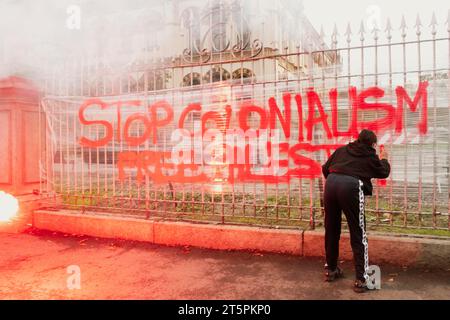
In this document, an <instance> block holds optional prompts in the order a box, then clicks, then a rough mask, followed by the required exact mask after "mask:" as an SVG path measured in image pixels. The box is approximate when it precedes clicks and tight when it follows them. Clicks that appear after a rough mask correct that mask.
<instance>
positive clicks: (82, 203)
mask: <svg viewBox="0 0 450 320" xmlns="http://www.w3.org/2000/svg"><path fill="white" fill-rule="evenodd" d="M207 9H208V10H206V11H205V10H196V9H195V8H191V7H189V8H186V9H185V10H184V11H182V14H181V15H180V16H181V21H182V23H181V25H182V27H183V30H185V35H184V37H183V38H182V39H181V38H180V39H181V40H180V41H183V43H184V44H185V46H186V49H184V50H182V51H181V52H172V53H171V54H170V55H165V56H161V54H160V51H158V49H155V47H152V46H148V43H147V42H146V43H145V45H143V47H144V49H143V51H139V54H136V52H135V51H133V58H130V63H128V64H126V65H125V66H124V67H122V68H120V69H118V68H115V66H116V65H115V64H116V63H117V59H119V58H120V57H119V58H118V56H117V55H116V54H114V55H113V56H108V54H107V53H99V52H95V54H84V55H74V56H73V57H67V59H66V61H65V63H64V64H63V65H53V66H51V67H50V65H49V66H47V68H46V69H47V73H46V74H47V77H46V78H45V79H43V81H44V83H45V96H44V97H43V99H42V104H41V107H42V111H43V113H44V114H45V119H44V118H43V119H42V121H41V124H42V125H44V124H45V125H47V127H48V133H49V134H48V138H47V140H46V141H42V142H41V143H43V144H44V143H45V144H47V150H49V152H48V153H47V155H46V157H45V159H42V160H41V176H42V178H43V179H42V180H43V182H42V184H41V192H45V191H54V192H56V193H57V194H59V195H61V196H62V198H63V204H64V206H66V207H70V208H77V209H81V210H83V211H101V212H110V213H111V212H113V213H117V214H121V215H132V216H142V217H147V218H149V217H165V218H173V219H180V218H181V219H186V220H202V221H205V220H206V221H217V222H221V223H238V224H258V225H283V226H295V227H296V226H304V225H308V226H310V227H312V228H314V227H315V226H316V225H317V224H318V223H319V224H320V223H322V218H323V213H322V204H321V197H322V190H323V183H324V180H323V178H322V174H321V171H320V165H321V164H322V163H323V162H324V161H325V160H326V158H327V156H329V155H330V154H331V153H332V152H333V151H334V149H336V148H337V147H338V146H340V145H343V144H346V143H348V142H349V141H351V140H352V139H354V138H355V135H356V134H357V132H358V131H359V130H360V129H362V128H370V129H373V130H375V131H376V132H377V134H378V137H379V145H380V146H379V147H381V148H384V150H385V151H387V152H388V154H389V160H390V162H391V165H392V174H391V175H390V177H389V178H388V179H387V180H381V181H377V182H376V183H375V184H376V185H375V190H374V196H373V197H372V198H370V199H367V201H368V204H367V210H366V212H367V215H368V216H367V223H368V225H369V226H370V225H372V226H382V227H383V226H386V227H392V226H399V227H414V228H435V229H449V227H450V216H449V210H450V198H449V184H450V183H449V182H450V175H449V163H450V161H449V159H450V143H449V141H450V131H449V127H450V114H449V106H450V105H449V95H450V93H449V81H450V80H449V70H450V65H449V64H450V28H449V27H448V24H447V26H446V27H444V26H441V25H438V23H437V22H436V19H435V17H434V16H433V18H432V21H431V24H430V26H429V27H428V28H424V27H422V24H421V22H420V20H418V21H417V22H416V25H415V26H414V27H413V28H410V29H408V28H407V25H406V23H405V21H404V20H402V22H401V24H400V29H399V31H394V30H393V27H392V25H391V22H390V21H389V20H388V21H387V24H386V28H385V30H383V31H382V30H379V29H378V28H377V27H376V26H375V27H374V28H373V30H370V31H367V32H366V31H365V28H364V25H363V24H361V28H360V30H359V32H355V35H353V34H352V30H351V28H350V25H349V27H348V28H347V30H346V31H345V33H343V34H342V35H341V34H339V32H338V30H337V28H335V29H334V31H333V33H332V34H331V36H330V37H329V38H330V40H331V41H330V43H329V44H327V42H328V41H327V40H326V38H328V37H326V36H325V35H324V33H323V32H320V33H318V32H316V31H315V30H314V28H313V27H312V26H311V24H310V23H309V22H308V21H307V19H306V18H304V17H303V18H302V20H299V21H300V22H299V25H300V27H299V26H295V27H294V29H295V30H298V29H300V28H301V30H302V32H300V33H299V34H295V32H294V34H292V33H286V32H285V31H286V30H285V29H283V28H284V27H283V25H284V24H282V23H281V22H282V21H286V20H285V19H284V16H283V14H282V13H280V14H277V15H275V16H274V17H273V19H274V25H275V26H276V27H273V28H270V26H267V21H266V22H264V21H263V22H262V24H261V25H260V26H258V25H255V24H250V23H248V17H247V16H246V15H245V11H244V9H245V8H244V6H243V5H240V2H233V3H232V4H231V2H227V1H219V2H216V1H212V2H210V5H209V7H208V8H207ZM285 27H286V28H292V26H289V23H287V22H286V26H285ZM273 29H275V30H273ZM444 29H445V30H444ZM355 38H356V39H355ZM172 41H173V42H176V41H178V40H176V39H175V40H172ZM125 56H127V55H126V54H125ZM129 57H131V56H129Z"/></svg>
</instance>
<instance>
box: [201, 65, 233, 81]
mask: <svg viewBox="0 0 450 320" xmlns="http://www.w3.org/2000/svg"><path fill="white" fill-rule="evenodd" d="M230 77H231V75H230V73H229V72H228V71H227V70H225V69H224V68H221V67H213V68H212V69H211V70H209V71H208V72H207V73H206V74H205V75H204V76H203V81H204V82H206V83H210V82H219V81H226V80H229V79H230Z"/></svg>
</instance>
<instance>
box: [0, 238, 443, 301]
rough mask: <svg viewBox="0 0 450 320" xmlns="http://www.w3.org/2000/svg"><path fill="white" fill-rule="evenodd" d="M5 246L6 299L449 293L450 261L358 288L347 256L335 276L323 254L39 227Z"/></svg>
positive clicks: (1, 261)
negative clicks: (156, 241)
mask: <svg viewBox="0 0 450 320" xmlns="http://www.w3.org/2000/svg"><path fill="white" fill-rule="evenodd" d="M0 252H1V253H0V299H450V265H449V269H448V270H426V269H411V268H409V269H406V268H402V267H398V266H389V265H382V266H380V267H381V272H382V288H381V290H377V291H371V292H369V293H365V294H356V293H354V292H353V290H352V288H351V286H352V282H353V267H352V264H351V263H349V262H344V263H342V267H343V268H344V270H345V272H346V277H345V278H344V279H340V280H338V281H336V282H334V283H331V284H330V283H325V282H323V278H322V272H323V270H322V268H323V261H322V260H321V259H311V258H299V257H293V256H286V255H279V254H260V253H254V252H227V251H212V250H203V249H194V248H186V247H164V246H158V245H152V244H147V243H139V242H131V241H122V240H108V239H97V238H90V237H85V236H74V235H64V234H58V233H52V232H42V231H37V230H31V231H29V232H28V233H26V234H0ZM74 266H75V267H74ZM78 268H79V269H78ZM77 270H79V271H80V273H79V277H78V273H76V272H77ZM69 272H70V273H69ZM78 280H79V282H77V281H78ZM78 284H79V289H78V288H77V287H78Z"/></svg>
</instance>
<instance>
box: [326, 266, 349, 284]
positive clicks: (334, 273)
mask: <svg viewBox="0 0 450 320" xmlns="http://www.w3.org/2000/svg"><path fill="white" fill-rule="evenodd" d="M325 270H326V271H325V281H326V282H331V281H334V280H336V279H338V278H342V277H343V276H344V271H342V269H341V268H339V267H336V269H334V270H330V269H328V268H326V269H325Z"/></svg>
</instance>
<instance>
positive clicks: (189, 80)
mask: <svg viewBox="0 0 450 320" xmlns="http://www.w3.org/2000/svg"><path fill="white" fill-rule="evenodd" d="M200 84H201V75H200V73H197V72H193V73H189V74H187V75H185V76H184V77H183V83H182V86H183V87H190V86H198V85H200Z"/></svg>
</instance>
